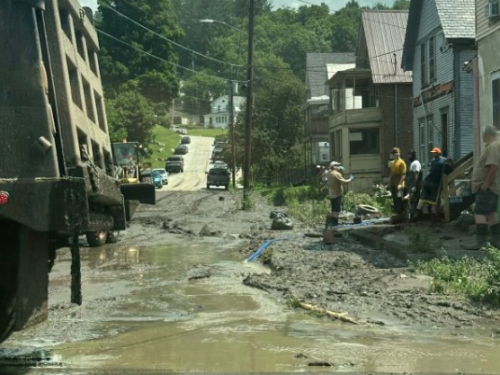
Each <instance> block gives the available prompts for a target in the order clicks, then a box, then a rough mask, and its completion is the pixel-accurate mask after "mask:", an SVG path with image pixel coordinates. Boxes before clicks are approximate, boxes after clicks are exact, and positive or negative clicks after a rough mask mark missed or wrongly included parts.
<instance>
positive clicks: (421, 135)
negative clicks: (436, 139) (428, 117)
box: [418, 118, 429, 165]
mask: <svg viewBox="0 0 500 375" xmlns="http://www.w3.org/2000/svg"><path fill="white" fill-rule="evenodd" d="M418 140H419V141H418V146H419V152H420V161H421V162H422V164H424V165H426V164H427V161H428V160H429V158H428V152H429V151H428V150H427V137H426V136H425V118H421V119H419V120H418Z"/></svg>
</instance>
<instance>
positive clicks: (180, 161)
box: [165, 155, 184, 173]
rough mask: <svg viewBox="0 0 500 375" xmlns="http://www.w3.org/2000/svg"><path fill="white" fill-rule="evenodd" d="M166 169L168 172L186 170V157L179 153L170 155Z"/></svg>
mask: <svg viewBox="0 0 500 375" xmlns="http://www.w3.org/2000/svg"><path fill="white" fill-rule="evenodd" d="M165 169H166V170H167V172H181V173H182V172H184V158H183V157H182V156H179V155H174V156H171V157H169V158H168V159H167V164H166V165H165Z"/></svg>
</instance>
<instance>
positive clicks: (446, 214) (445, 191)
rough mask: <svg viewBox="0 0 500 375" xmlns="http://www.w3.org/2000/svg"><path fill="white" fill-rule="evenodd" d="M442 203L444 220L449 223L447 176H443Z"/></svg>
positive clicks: (448, 185) (448, 184)
mask: <svg viewBox="0 0 500 375" xmlns="http://www.w3.org/2000/svg"><path fill="white" fill-rule="evenodd" d="M441 198H442V199H443V203H444V220H445V221H446V222H447V223H449V222H450V221H451V216H450V183H449V176H446V175H444V176H443V191H442V197H441Z"/></svg>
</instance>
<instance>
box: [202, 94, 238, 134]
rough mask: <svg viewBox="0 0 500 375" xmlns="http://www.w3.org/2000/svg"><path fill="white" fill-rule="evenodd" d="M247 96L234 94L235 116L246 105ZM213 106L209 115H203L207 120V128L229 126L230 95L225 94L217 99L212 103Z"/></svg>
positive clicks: (235, 116)
mask: <svg viewBox="0 0 500 375" xmlns="http://www.w3.org/2000/svg"><path fill="white" fill-rule="evenodd" d="M245 102H246V100H245V97H243V96H234V97H233V105H234V118H235V119H236V118H237V117H238V115H239V114H240V112H241V110H242V108H243V106H244V105H245ZM210 107H211V108H212V109H211V111H210V113H209V114H208V115H205V116H203V117H204V119H205V121H204V123H205V128H227V127H228V126H229V124H230V123H231V121H230V118H229V117H230V116H229V96H228V95H223V96H221V97H219V98H217V99H215V100H214V101H213V102H212V103H211V104H210Z"/></svg>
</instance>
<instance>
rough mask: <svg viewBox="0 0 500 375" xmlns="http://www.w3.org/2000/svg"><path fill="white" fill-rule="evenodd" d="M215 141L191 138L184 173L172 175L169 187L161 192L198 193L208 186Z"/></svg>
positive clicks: (185, 156) (185, 158) (206, 138)
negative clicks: (207, 174) (208, 174)
mask: <svg viewBox="0 0 500 375" xmlns="http://www.w3.org/2000/svg"><path fill="white" fill-rule="evenodd" d="M213 141H214V139H213V138H208V137H193V136H191V144H189V145H188V147H189V152H188V153H187V154H186V155H184V173H170V174H169V181H168V185H167V186H164V187H163V188H162V189H160V190H159V191H197V190H200V189H203V188H204V187H205V186H206V182H207V177H206V174H205V172H207V171H208V170H209V169H210V156H211V155H212V144H213Z"/></svg>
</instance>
